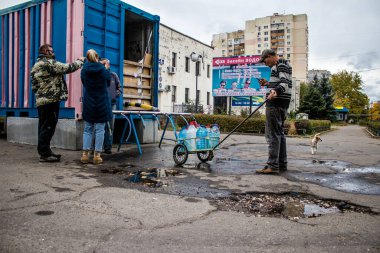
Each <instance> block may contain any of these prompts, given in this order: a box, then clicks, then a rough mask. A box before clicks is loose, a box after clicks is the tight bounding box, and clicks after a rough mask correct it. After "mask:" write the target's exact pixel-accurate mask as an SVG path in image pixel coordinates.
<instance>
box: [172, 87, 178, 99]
mask: <svg viewBox="0 0 380 253" xmlns="http://www.w3.org/2000/svg"><path fill="white" fill-rule="evenodd" d="M176 101H177V86H175V85H172V102H176Z"/></svg>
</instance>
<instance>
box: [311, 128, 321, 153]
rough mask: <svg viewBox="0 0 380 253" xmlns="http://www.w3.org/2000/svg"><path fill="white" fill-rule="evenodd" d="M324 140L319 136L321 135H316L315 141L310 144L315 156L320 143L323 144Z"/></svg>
mask: <svg viewBox="0 0 380 253" xmlns="http://www.w3.org/2000/svg"><path fill="white" fill-rule="evenodd" d="M321 141H322V139H321V137H320V136H319V133H318V134H316V135H314V137H313V139H312V140H311V142H310V149H311V154H312V155H314V154H316V153H317V151H318V143H319V142H321Z"/></svg>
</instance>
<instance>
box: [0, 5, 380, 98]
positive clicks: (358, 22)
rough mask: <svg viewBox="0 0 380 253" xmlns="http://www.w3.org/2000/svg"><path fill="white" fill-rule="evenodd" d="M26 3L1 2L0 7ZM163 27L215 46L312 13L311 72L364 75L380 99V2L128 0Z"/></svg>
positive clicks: (372, 93)
mask: <svg viewBox="0 0 380 253" xmlns="http://www.w3.org/2000/svg"><path fill="white" fill-rule="evenodd" d="M24 1H25V0H0V9H1V8H4V7H7V6H9V5H10V4H12V5H13V4H14V3H16V2H24ZM123 1H124V2H127V3H128V4H131V5H133V6H135V7H137V8H140V9H142V10H144V11H147V12H149V13H151V14H155V15H159V16H160V19H161V23H163V24H165V25H167V26H169V27H171V28H173V29H175V30H177V31H179V32H181V33H184V34H186V35H188V36H190V37H192V38H194V39H197V40H199V41H201V42H204V43H206V44H208V45H211V40H212V35H213V34H218V33H224V32H232V31H236V30H243V29H245V21H246V20H253V19H255V18H260V17H265V16H271V15H273V13H279V14H307V16H308V27H309V70H310V69H324V70H329V71H331V73H332V74H335V73H337V72H339V71H342V70H347V71H355V72H358V73H359V74H360V76H361V78H362V81H363V92H365V93H366V94H367V96H368V97H369V98H370V100H371V101H380V28H379V23H380V1H379V0H361V1H358V0H281V1H280V0H265V1H264V0H262V1H257V0H208V1H207V0H191V1H189V0H123Z"/></svg>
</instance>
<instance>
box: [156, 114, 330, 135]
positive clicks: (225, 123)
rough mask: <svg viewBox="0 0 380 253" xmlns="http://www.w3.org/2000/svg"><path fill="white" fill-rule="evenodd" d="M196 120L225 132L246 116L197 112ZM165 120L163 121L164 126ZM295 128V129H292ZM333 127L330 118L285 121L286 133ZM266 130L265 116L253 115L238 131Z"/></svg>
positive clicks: (181, 122)
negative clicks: (217, 126)
mask: <svg viewBox="0 0 380 253" xmlns="http://www.w3.org/2000/svg"><path fill="white" fill-rule="evenodd" d="M194 116H195V118H196V121H197V123H198V124H201V125H208V124H210V125H211V124H218V125H219V128H220V131H221V132H224V133H228V132H231V131H232V130H233V129H234V128H235V127H236V126H237V125H238V124H239V123H241V122H242V121H243V120H244V119H245V118H243V117H240V116H228V115H211V114H195V115H194ZM185 118H186V120H187V121H188V122H190V121H192V120H193V119H192V118H191V117H188V116H186V117H185ZM164 123H165V122H161V126H164ZM175 124H176V127H178V128H182V127H183V126H184V125H186V122H185V121H184V120H183V119H182V118H181V117H176V118H175ZM292 128H295V130H293V131H289V130H290V129H292ZM330 128H331V122H330V121H329V120H287V121H285V132H286V134H287V133H288V132H289V134H313V133H316V132H321V131H326V130H329V129H330ZM264 131H265V117H252V118H250V119H248V120H247V121H246V122H245V123H244V124H243V125H241V126H240V127H239V128H238V129H237V130H236V132H239V133H258V134H263V133H264Z"/></svg>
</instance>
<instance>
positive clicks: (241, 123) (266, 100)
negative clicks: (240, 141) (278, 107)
mask: <svg viewBox="0 0 380 253" xmlns="http://www.w3.org/2000/svg"><path fill="white" fill-rule="evenodd" d="M268 100H269V99H265V101H264V102H263V103H262V104H261V105H259V106H258V107H257V108H256V109H255V110H254V111H253V112H252V113H251V114H250V115H248V117H247V118H245V120H243V121H242V122H240V124H239V125H237V126H236V127H235V128H234V129H232V131H231V132H230V133H229V134H228V135H227V136H226V137H224V138H223V140H221V141H220V142H219V143H218V144H216V145H215V147H214V148H213V149H212V151H214V150H215V149H216V148H217V147H219V145H220V144H222V143H223V142H224V141H225V140H226V139H227V138H228V137H229V136H230V135H231V134H233V133H234V132H235V131H236V130H237V129H238V128H239V127H240V126H241V125H243V123H244V122H246V121H247V120H248V119H249V118H250V117H251V116H252V115H253V114H255V113H256V112H257V111H258V110H259V109H260V108H261V107H262V106H263V105H264V104H266V102H268Z"/></svg>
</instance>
